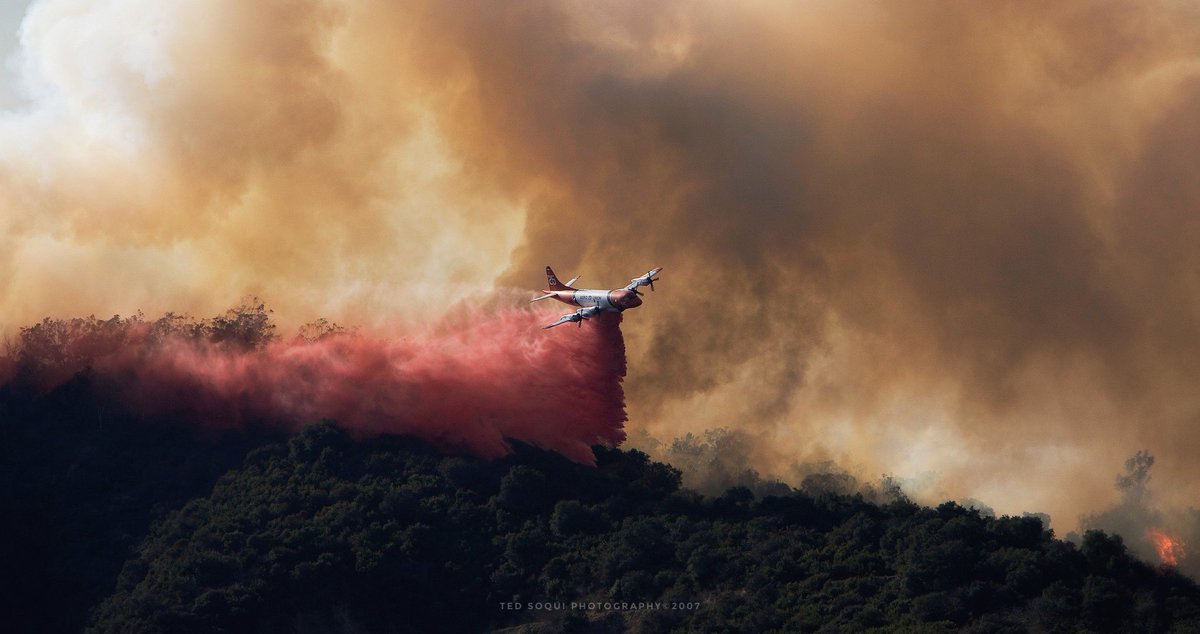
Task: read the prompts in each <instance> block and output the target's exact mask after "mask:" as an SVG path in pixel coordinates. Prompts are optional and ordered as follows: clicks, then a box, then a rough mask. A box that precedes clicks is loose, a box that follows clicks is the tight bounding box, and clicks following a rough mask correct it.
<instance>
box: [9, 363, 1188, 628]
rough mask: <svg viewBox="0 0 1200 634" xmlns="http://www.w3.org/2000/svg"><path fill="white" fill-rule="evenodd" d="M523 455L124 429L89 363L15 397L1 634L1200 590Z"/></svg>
mask: <svg viewBox="0 0 1200 634" xmlns="http://www.w3.org/2000/svg"><path fill="white" fill-rule="evenodd" d="M513 449H514V451H513V453H512V454H511V455H509V456H507V457H504V458H501V459H498V460H494V461H491V462H488V461H483V460H479V459H477V458H473V457H470V456H465V455H450V454H447V453H445V452H442V451H439V450H436V449H434V448H433V447H431V446H430V445H427V444H425V443H423V442H420V441H416V440H413V439H408V438H401V437H389V436H376V437H355V436H353V435H351V434H349V433H348V432H346V431H345V430H343V429H341V428H339V427H338V426H337V425H336V424H335V423H332V422H324V423H319V424H314V425H310V426H308V427H306V428H305V429H304V430H303V431H302V432H300V433H298V434H295V435H291V436H287V435H284V434H283V433H281V432H269V431H266V430H261V429H256V428H254V427H253V426H249V427H245V428H242V429H239V430H236V431H224V432H220V433H217V432H211V431H210V432H203V431H200V430H198V429H197V428H195V427H193V426H187V425H182V424H178V423H176V422H173V421H172V420H169V419H146V418H140V417H138V416H134V415H132V414H130V413H128V412H126V411H124V410H122V408H120V407H119V406H118V405H116V404H114V403H112V402H110V401H108V400H106V398H105V396H104V394H103V392H102V390H99V389H98V388H97V386H96V384H95V383H94V382H93V381H92V379H91V376H90V375H89V373H88V372H87V371H86V370H85V371H80V372H78V373H77V374H75V375H74V376H73V377H72V378H71V379H70V380H67V381H65V382H63V383H61V384H59V385H57V386H56V387H54V388H53V389H50V390H49V391H43V390H38V389H34V388H32V387H30V386H28V385H23V384H22V383H21V382H20V381H9V382H8V383H6V384H4V385H3V386H2V387H0V475H2V478H3V480H2V484H3V486H2V487H0V503H2V505H3V508H4V510H5V514H4V519H3V529H2V530H3V532H2V534H0V549H2V550H0V555H2V556H3V561H4V562H5V574H4V575H3V581H2V583H3V586H2V587H0V596H2V597H3V599H2V600H0V601H2V604H0V610H3V612H4V613H5V614H8V615H10V616H9V617H8V619H7V621H6V629H9V631H19V632H24V631H28V632H56V631H63V632H74V631H80V630H87V631H92V632H326V631H333V632H408V631H445V632H460V631H491V630H498V629H506V628H513V629H512V631H518V630H521V629H522V628H523V629H525V630H527V631H546V632H549V631H592V632H620V631H646V632H659V631H663V632H666V631H677V632H745V631H810V632H818V631H825V632H835V631H846V632H859V631H871V630H879V631H929V632H937V631H960V630H966V631H977V632H999V631H1012V632H1019V631H1041V632H1077V631H1097V632H1104V631H1121V632H1154V631H1162V632H1166V631H1176V632H1188V631H1200V591H1198V589H1197V587H1196V585H1195V584H1194V583H1193V582H1192V581H1191V580H1190V579H1188V578H1186V577H1183V576H1182V575H1179V574H1178V573H1176V572H1174V571H1173V570H1171V569H1163V568H1157V567H1154V566H1151V565H1148V564H1146V563H1143V562H1141V561H1139V560H1137V559H1136V558H1134V557H1132V556H1131V555H1130V554H1129V553H1128V552H1127V551H1126V548H1125V546H1124V544H1123V543H1122V541H1121V539H1120V538H1119V537H1115V536H1109V535H1106V534H1104V533H1101V532H1095V531H1093V532H1088V533H1086V534H1085V535H1084V536H1083V537H1082V539H1081V541H1080V544H1079V545H1074V544H1071V543H1068V542H1065V541H1061V540H1058V539H1056V538H1055V537H1054V536H1053V534H1052V533H1050V532H1049V531H1048V530H1046V529H1045V527H1044V526H1043V524H1042V522H1041V520H1039V519H1038V518H1036V517H1000V518H993V517H986V516H982V515H980V514H979V512H977V511H975V510H972V509H968V508H963V507H961V506H959V505H956V504H954V503H946V504H943V505H941V506H938V507H936V508H930V507H924V506H920V505H917V504H914V503H913V502H911V501H909V500H908V499H906V498H905V497H904V496H903V495H902V494H901V493H900V492H899V490H897V489H891V488H881V489H879V490H866V491H863V492H860V493H855V494H846V493H845V492H844V491H840V490H837V488H836V487H834V488H830V489H823V488H822V487H820V486H805V487H803V488H802V489H799V490H797V489H787V488H780V487H775V488H772V489H771V492H772V493H773V494H770V495H763V494H762V492H761V491H760V492H759V494H758V495H756V494H755V493H754V492H752V491H751V490H749V489H747V488H743V487H736V488H732V489H729V490H727V491H726V492H725V493H724V494H721V495H717V496H709V497H703V496H701V495H699V494H697V493H694V492H692V491H689V490H687V489H684V488H681V486H680V473H679V471H677V470H676V469H674V468H673V467H671V466H669V465H665V464H661V463H656V462H654V461H652V460H650V459H649V458H648V457H647V456H646V455H645V454H643V453H641V452H638V451H633V450H622V449H614V448H606V447H600V446H597V447H595V449H594V451H595V455H596V466H594V467H592V466H586V465H580V464H577V463H575V462H571V461H569V460H567V459H565V458H563V457H562V456H560V455H558V454H556V453H553V452H547V451H543V450H540V449H537V448H535V447H532V446H527V445H522V444H519V443H514V445H513ZM820 481H821V478H814V479H813V480H812V482H814V483H816V482H820ZM580 603H582V604H584V605H583V606H572V604H580Z"/></svg>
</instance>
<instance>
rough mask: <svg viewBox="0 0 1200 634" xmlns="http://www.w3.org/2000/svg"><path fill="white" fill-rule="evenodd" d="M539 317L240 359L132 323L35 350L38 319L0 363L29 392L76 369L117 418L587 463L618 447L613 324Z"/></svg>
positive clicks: (262, 351)
mask: <svg viewBox="0 0 1200 634" xmlns="http://www.w3.org/2000/svg"><path fill="white" fill-rule="evenodd" d="M544 319H545V317H544V315H542V314H539V313H534V312H532V311H529V310H515V309H508V310H502V311H499V312H496V313H493V314H483V313H474V314H471V315H456V316H455V317H454V318H453V319H451V320H448V321H446V322H444V323H442V324H440V325H439V327H438V328H437V329H435V330H434V331H431V332H427V333H423V334H417V335H412V336H406V337H401V338H395V339H389V340H383V339H377V338H372V337H367V336H362V335H345V334H342V335H332V336H326V337H322V338H320V339H318V340H315V341H305V340H296V341H293V342H290V343H285V342H280V341H272V342H267V343H265V344H264V345H262V346H260V347H257V348H251V349H246V348H244V347H241V346H237V345H230V343H229V342H223V343H214V342H212V341H211V340H209V339H197V338H195V337H189V336H186V335H185V334H183V333H181V332H180V331H179V329H174V330H175V331H173V332H170V333H168V334H167V335H166V336H163V335H162V332H161V330H160V329H159V330H156V327H155V326H156V325H161V324H162V323H163V322H161V321H160V322H156V323H152V324H148V323H145V322H140V321H136V320H135V321H119V320H114V321H110V322H96V321H91V322H87V321H83V320H80V321H78V322H76V324H77V327H76V328H74V329H71V328H70V327H68V328H67V329H65V330H64V329H57V330H58V333H66V336H61V334H58V333H56V335H55V336H53V337H51V339H53V340H55V341H51V342H50V343H51V345H39V343H41V344H44V343H45V340H46V337H42V335H44V334H47V331H48V330H53V329H54V328H46V326H54V323H53V322H49V321H47V322H44V323H43V330H42V331H40V332H38V331H32V330H29V329H27V330H26V332H25V336H24V337H23V339H22V341H21V343H20V345H19V347H18V350H17V351H16V357H17V358H16V359H9V360H8V361H7V363H6V364H0V365H7V366H8V367H9V368H10V377H12V376H13V374H14V373H15V377H14V378H20V379H23V380H24V381H25V382H26V383H34V384H37V387H38V388H39V389H43V390H44V389H48V388H52V387H53V386H54V384H56V383H61V382H63V381H64V380H66V379H67V378H69V377H70V376H71V375H72V374H74V373H75V372H77V371H79V370H82V369H84V368H85V367H86V368H89V369H90V372H89V377H90V380H92V381H94V382H95V383H96V385H97V386H98V388H99V389H100V393H101V394H103V395H106V396H110V397H114V398H116V399H117V400H118V401H120V402H121V403H122V404H123V405H125V406H127V407H128V408H129V409H130V410H131V411H133V412H136V413H139V414H142V415H146V416H153V417H159V416H161V417H164V418H167V419H168V420H172V421H177V420H183V421H191V422H194V423H196V424H200V425H203V426H204V427H206V428H230V427H232V428H237V427H241V426H243V425H247V424H254V425H274V426H286V427H288V428H299V427H300V426H302V425H306V424H310V423H313V422H317V421H319V420H322V419H333V420H336V421H337V422H338V423H339V424H340V425H342V426H344V427H346V428H348V429H350V430H352V431H354V432H358V433H369V434H379V433H384V434H400V435H406V436H415V437H417V438H421V439H424V440H427V441H429V442H431V443H433V444H435V445H438V446H441V447H443V448H447V449H452V450H465V451H469V452H471V453H473V454H475V455H478V456H481V457H485V458H495V457H498V456H500V455H503V454H504V453H506V452H507V451H508V444H507V440H508V439H515V440H520V441H523V442H526V443H531V444H534V445H537V446H539V447H543V448H545V449H550V450H554V451H558V452H560V453H562V454H564V455H566V456H568V457H569V458H571V459H573V460H576V461H578V462H583V463H588V464H591V463H592V461H593V456H592V451H591V446H592V445H593V444H597V443H600V444H607V445H616V444H617V443H620V442H621V441H622V440H624V438H625V432H624V430H623V428H622V424H623V422H624V421H625V409H624V396H623V393H622V388H621V380H622V377H624V375H625V348H624V342H623V340H622V337H621V330H620V321H621V320H620V316H619V315H601V316H599V317H598V318H595V319H593V320H591V321H590V322H588V323H585V324H583V325H582V327H571V328H569V329H567V328H559V329H557V330H550V331H545V330H542V329H541V328H540V325H541V323H542V322H543V321H544ZM88 324H90V325H88ZM0 378H2V377H0ZM0 387H2V386H0Z"/></svg>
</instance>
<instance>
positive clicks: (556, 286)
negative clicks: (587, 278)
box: [546, 266, 575, 291]
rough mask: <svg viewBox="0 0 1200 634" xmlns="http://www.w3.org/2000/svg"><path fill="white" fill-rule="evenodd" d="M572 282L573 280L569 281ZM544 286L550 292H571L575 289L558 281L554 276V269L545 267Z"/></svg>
mask: <svg viewBox="0 0 1200 634" xmlns="http://www.w3.org/2000/svg"><path fill="white" fill-rule="evenodd" d="M571 281H572V282H574V281H575V280H571ZM546 284H547V288H548V289H549V290H552V291H573V290H575V289H573V288H571V287H570V286H567V285H566V284H563V283H562V282H560V281H558V276H557V275H555V274H554V269H552V268H550V267H548V266H547V267H546Z"/></svg>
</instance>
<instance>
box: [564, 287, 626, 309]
mask: <svg viewBox="0 0 1200 634" xmlns="http://www.w3.org/2000/svg"><path fill="white" fill-rule="evenodd" d="M611 292H612V291H597V290H590V289H588V290H579V291H575V296H574V298H573V299H574V300H575V303H576V304H577V305H579V306H584V307H587V306H596V307H598V308H600V309H601V310H610V311H620V309H619V308H617V307H616V306H613V303H612V300H610V299H609V293H611Z"/></svg>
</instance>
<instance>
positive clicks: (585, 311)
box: [542, 306, 600, 330]
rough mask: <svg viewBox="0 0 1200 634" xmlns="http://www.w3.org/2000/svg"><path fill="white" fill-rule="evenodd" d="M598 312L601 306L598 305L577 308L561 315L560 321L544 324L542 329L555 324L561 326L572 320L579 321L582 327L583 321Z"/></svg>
mask: <svg viewBox="0 0 1200 634" xmlns="http://www.w3.org/2000/svg"><path fill="white" fill-rule="evenodd" d="M598 312H600V308H598V307H596V306H588V307H587V308H580V309H579V310H577V311H575V312H573V313H568V314H566V315H563V316H562V317H559V318H558V321H556V322H554V323H552V324H546V325H545V326H542V329H543V330H545V329H546V328H553V327H555V326H561V325H563V324H566V323H570V322H575V323H578V324H579V325H580V326H581V327H582V326H583V321H584V320H585V319H587V318H588V317H591V316H593V315H595V314H596V313H598Z"/></svg>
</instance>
